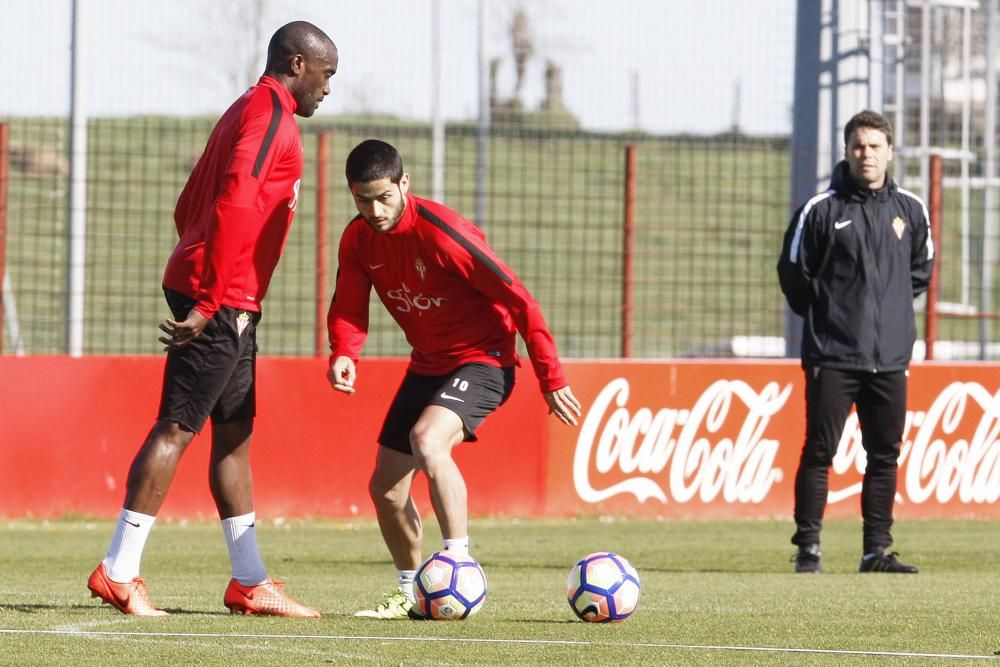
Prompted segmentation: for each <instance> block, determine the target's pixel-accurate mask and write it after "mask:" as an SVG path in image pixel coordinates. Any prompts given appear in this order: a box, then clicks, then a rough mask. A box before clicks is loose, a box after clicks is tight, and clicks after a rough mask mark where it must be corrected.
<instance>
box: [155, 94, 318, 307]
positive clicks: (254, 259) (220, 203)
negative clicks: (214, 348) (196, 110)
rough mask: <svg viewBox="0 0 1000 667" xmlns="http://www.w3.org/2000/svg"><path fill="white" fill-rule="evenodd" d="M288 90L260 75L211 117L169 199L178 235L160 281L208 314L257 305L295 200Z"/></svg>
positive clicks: (297, 172) (295, 150)
mask: <svg viewBox="0 0 1000 667" xmlns="http://www.w3.org/2000/svg"><path fill="white" fill-rule="evenodd" d="M295 109H296V103H295V99H294V98H293V97H292V94H291V93H290V92H289V91H288V89H287V88H285V87H284V86H283V85H282V84H280V83H279V82H278V81H276V80H275V79H273V78H271V77H269V76H262V77H261V78H260V80H259V81H258V82H257V85H255V86H253V87H252V88H250V89H249V90H247V92H246V93H244V94H243V96H242V97H240V98H239V99H238V100H236V101H235V102H234V103H233V104H232V106H230V107H229V109H228V110H227V111H226V112H225V113H224V114H223V115H222V118H220V119H219V122H218V123H216V125H215V129H213V130H212V135H211V136H210V137H209V139H208V144H207V145H206V146H205V152H204V153H203V154H202V156H201V158H200V159H199V160H198V164H197V165H195V168H194V171H192V172H191V176H190V177H189V178H188V181H187V185H185V186H184V190H183V191H182V192H181V195H180V198H179V199H178V200H177V208H176V209H175V210H174V223H175V224H176V226H177V234H178V235H179V236H180V240H179V241H178V243H177V247H176V248H174V251H173V253H171V255H170V259H169V260H168V261H167V268H166V270H165V271H164V274H163V286H164V287H167V288H170V289H172V290H175V291H177V292H180V293H182V294H187V295H188V296H190V297H192V298H194V299H195V301H197V305H196V306H195V308H196V309H197V310H198V312H200V313H201V314H202V315H204V316H205V317H212V316H214V315H215V313H216V311H217V310H218V309H219V307H220V306H221V305H226V306H231V307H233V308H238V309H240V310H249V311H253V312H259V311H260V302H261V300H263V298H264V295H265V294H266V293H267V286H268V284H269V283H270V282H271V274H272V273H274V267H275V266H277V264H278V259H279V258H280V257H281V251H282V249H283V247H284V245H285V238H286V236H287V235H288V228H289V227H290V226H291V224H292V216H293V215H295V206H296V204H297V203H298V194H299V182H300V179H301V178H302V139H301V137H300V136H299V127H298V125H297V124H296V122H295V119H294V117H293V116H292V114H293V113H294V112H295Z"/></svg>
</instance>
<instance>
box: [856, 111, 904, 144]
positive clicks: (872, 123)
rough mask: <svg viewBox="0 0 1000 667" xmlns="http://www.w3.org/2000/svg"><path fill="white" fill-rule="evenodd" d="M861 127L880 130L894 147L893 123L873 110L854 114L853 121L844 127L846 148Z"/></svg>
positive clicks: (887, 141)
mask: <svg viewBox="0 0 1000 667" xmlns="http://www.w3.org/2000/svg"><path fill="white" fill-rule="evenodd" d="M859 127H868V128H871V129H873V130H878V131H879V132H881V133H882V134H884V135H885V141H886V143H888V144H889V145H890V146H892V123H890V122H889V119H888V118H886V117H885V116H883V115H882V114H880V113H878V112H877V111H872V110H871V109H865V110H864V111H860V112H858V113H856V114H854V115H853V116H852V117H851V120H849V121H847V125H845V126H844V146H847V145H848V144H849V143H851V135H852V134H854V130H856V129H858V128H859Z"/></svg>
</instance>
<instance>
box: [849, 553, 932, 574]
mask: <svg viewBox="0 0 1000 667" xmlns="http://www.w3.org/2000/svg"><path fill="white" fill-rule="evenodd" d="M898 555H899V554H898V553H896V552H895V551H887V550H886V549H884V548H881V547H880V548H878V549H876V550H875V551H873V552H871V553H868V554H865V555H864V556H862V557H861V565H860V566H858V571H859V572H896V573H902V574H916V573H917V572H919V571H920V570H918V569H917V568H915V567H913V566H912V565H906V564H905V563H900V562H899V561H898V560H897V559H896V556H898Z"/></svg>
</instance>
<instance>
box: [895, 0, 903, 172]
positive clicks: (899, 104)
mask: <svg viewBox="0 0 1000 667" xmlns="http://www.w3.org/2000/svg"><path fill="white" fill-rule="evenodd" d="M894 1H895V2H896V62H895V67H896V76H895V82H894V83H895V84H896V90H895V93H894V95H895V98H896V107H895V108H896V119H895V122H894V123H893V130H894V132H893V134H894V135H895V142H894V143H895V145H896V149H897V150H899V151H902V150H903V147H905V146H906V60H905V57H906V2H905V0H894ZM900 158H902V155H900ZM893 172H894V173H893V178H895V179H896V182H897V183H899V184H900V185H906V161H905V159H900V161H899V163H898V168H897V169H895V170H893Z"/></svg>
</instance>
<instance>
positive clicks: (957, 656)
mask: <svg viewBox="0 0 1000 667" xmlns="http://www.w3.org/2000/svg"><path fill="white" fill-rule="evenodd" d="M0 634H8V635H66V636H74V637H81V636H82V637H88V636H89V637H177V638H185V637H188V638H196V637H197V638H205V637H211V638H216V639H295V640H302V639H332V640H335V641H337V640H339V641H382V642H445V643H449V642H453V643H459V644H538V645H555V646H597V647H621V648H665V649H685V650H702V651H749V652H754V651H759V652H762V653H821V654H832V655H877V656H883V657H887V658H944V659H954V660H995V659H996V658H997V656H995V655H974V654H964V653H914V652H909V651H852V650H848V649H832V648H796V647H781V646H710V645H702V644H656V643H651V642H621V643H618V642H593V641H584V640H577V639H482V638H470V637H382V636H363V635H276V634H259V635H256V634H242V633H226V632H112V631H106V630H22V629H5V628H0Z"/></svg>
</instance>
